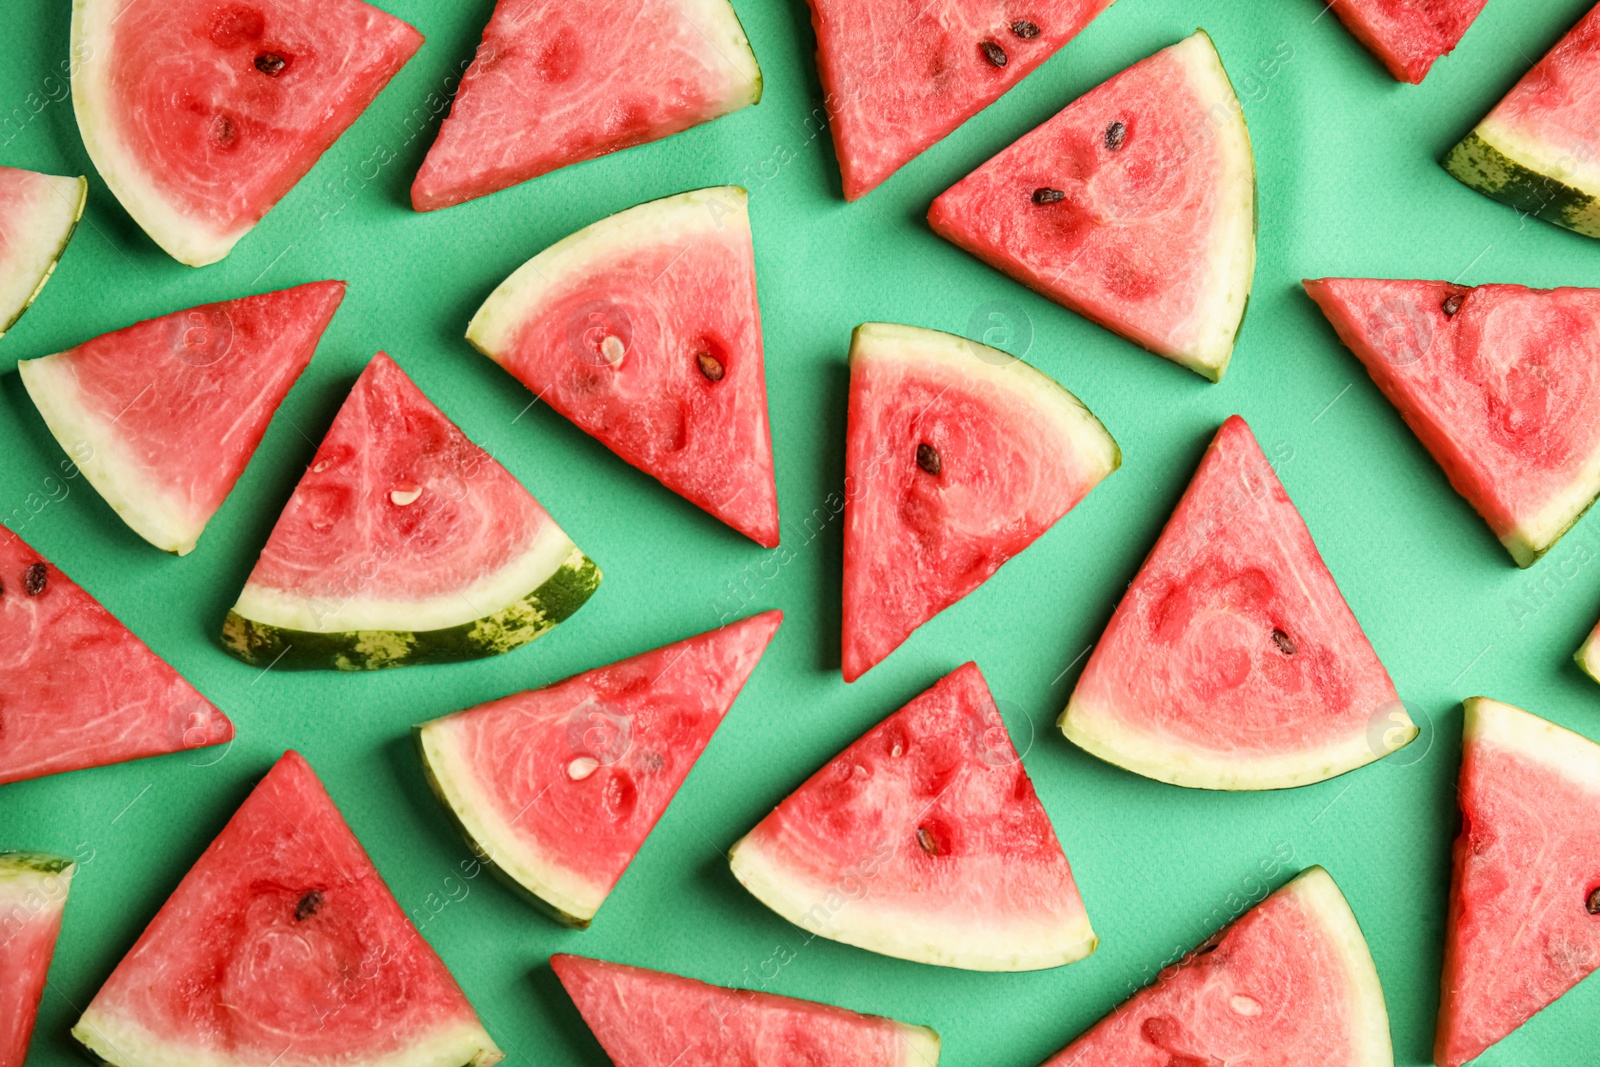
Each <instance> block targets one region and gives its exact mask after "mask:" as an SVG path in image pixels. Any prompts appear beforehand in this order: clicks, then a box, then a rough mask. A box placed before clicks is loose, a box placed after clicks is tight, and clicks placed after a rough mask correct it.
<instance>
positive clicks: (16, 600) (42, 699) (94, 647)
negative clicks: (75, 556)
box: [0, 526, 233, 785]
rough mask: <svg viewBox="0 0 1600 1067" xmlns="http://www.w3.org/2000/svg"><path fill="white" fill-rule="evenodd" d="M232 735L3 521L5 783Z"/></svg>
mask: <svg viewBox="0 0 1600 1067" xmlns="http://www.w3.org/2000/svg"><path fill="white" fill-rule="evenodd" d="M232 740H233V723H231V722H229V721H228V717H227V716H226V715H224V714H222V712H220V711H218V710H217V709H216V708H214V707H212V706H211V702H210V701H208V700H206V698H205V697H203V696H201V695H200V694H199V693H197V692H195V690H194V688H193V687H192V686H190V685H189V683H188V682H186V681H184V680H183V678H182V677H181V676H180V675H179V674H178V672H177V671H175V670H173V669H172V668H171V667H169V666H168V665H167V664H166V663H165V662H163V661H162V659H161V658H160V657H159V656H157V655H156V654H155V653H154V652H152V651H150V649H149V648H147V647H145V644H144V642H142V641H140V640H139V639H138V638H137V637H135V636H134V635H133V634H132V633H131V632H130V631H129V630H128V628H127V627H125V626H123V625H122V623H120V622H118V621H117V620H116V618H115V617H114V616H113V615H112V614H111V613H110V612H109V611H107V610H106V609H105V608H103V607H101V606H100V603H99V601H97V600H95V598H94V597H92V596H90V595H89V594H88V592H86V591H85V590H84V589H83V588H82V587H80V586H79V585H78V584H77V583H76V582H74V581H73V580H72V579H71V578H68V577H67V576H66V575H65V574H63V573H62V572H61V571H60V570H58V569H57V568H56V567H55V565H54V564H52V563H50V562H49V561H48V560H46V559H45V558H44V557H43V556H41V555H39V553H37V552H35V551H34V550H33V549H32V548H30V547H28V545H27V543H26V542H24V541H23V540H22V538H20V537H18V536H17V535H16V534H14V533H12V532H11V531H10V530H8V529H6V528H5V527H3V526H0V785H3V784H5V783H6V782H17V781H22V780H23V779H26V778H39V777H42V776H44V775H47V774H59V773H61V772H62V771H76V770H82V769H83V768H85V767H103V766H105V765H106V764H110V763H122V762H123V761H125V760H133V759H143V758H144V757H146V756H159V755H164V754H165V753H168V752H181V751H184V750H186V749H194V748H202V747H204V746H206V745H220V744H222V743H223V742H225V741H232Z"/></svg>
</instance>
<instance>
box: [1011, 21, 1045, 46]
mask: <svg viewBox="0 0 1600 1067" xmlns="http://www.w3.org/2000/svg"><path fill="white" fill-rule="evenodd" d="M1011 32H1012V33H1014V34H1016V35H1017V36H1018V37H1021V38H1022V39H1023V40H1024V41H1031V40H1033V39H1034V38H1035V37H1037V36H1039V27H1038V26H1036V25H1035V24H1033V23H1031V22H1029V21H1028V20H1027V19H1018V20H1017V21H1015V22H1013V23H1012V24H1011Z"/></svg>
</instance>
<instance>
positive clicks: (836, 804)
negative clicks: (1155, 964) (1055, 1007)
mask: <svg viewBox="0 0 1600 1067" xmlns="http://www.w3.org/2000/svg"><path fill="white" fill-rule="evenodd" d="M728 856H729V860H730V861H731V863H732V866H733V873H734V874H735V875H736V876H737V877H738V879H739V881H740V882H742V883H743V884H744V886H745V888H746V889H748V890H750V892H752V893H754V894H755V896H756V897H757V898H758V899H759V900H760V901H761V902H762V903H763V904H765V905H767V907H769V908H771V909H772V910H773V911H775V912H777V913H778V914H779V915H781V916H783V917H784V918H785V919H788V920H789V921H790V922H792V923H794V924H796V925H797V926H801V927H804V928H805V929H806V930H809V931H810V932H812V933H813V934H818V935H821V936H823V937H829V938H833V939H834V940H836V941H843V942H844V943H845V944H848V945H855V946H857V947H859V948H864V949H868V950H869V951H872V952H881V953H883V954H884V955H886V956H898V957H900V958H902V959H908V960H915V961H917V962H919V963H933V964H940V965H942V966H946V967H961V968H965V969H968V970H974V971H1031V970H1039V969H1041V968H1045V967H1059V966H1061V965H1062V964H1066V963H1072V962H1073V961H1074V960H1079V959H1082V958H1083V957H1085V956H1087V955H1089V954H1090V953H1091V952H1093V951H1094V950H1095V946H1096V945H1097V944H1098V942H1099V939H1098V938H1096V937H1095V935H1094V931H1093V930H1092V929H1090V926H1089V916H1088V914H1087V913H1086V912H1085V911H1084V908H1083V901H1082V899H1081V898H1080V897H1079V895H1078V887H1077V884H1076V883H1075V882H1073V880H1072V870H1071V868H1070V867H1068V865H1067V857H1066V854H1065V853H1064V852H1062V850H1061V844H1060V842H1059V841H1057V840H1056V833H1055V829H1054V828H1053V827H1052V826H1051V825H1050V817H1049V816H1048V815H1046V814H1045V810H1044V807H1043V806H1042V805H1041V804H1040V803H1039V798H1038V796H1036V795H1035V793H1034V791H1033V782H1032V781H1030V780H1029V778H1028V772H1027V771H1026V770H1025V769H1024V768H1023V766H1022V759H1021V757H1020V756H1018V755H1017V750H1016V749H1015V748H1014V747H1013V746H1012V744H1011V737H1010V735H1009V734H1008V733H1007V732H1006V725H1005V722H1004V720H1002V719H1001V718H1000V713H999V711H998V710H996V708H995V705H994V700H993V698H992V697H990V695H989V688H988V686H987V685H985V684H984V680H983V675H982V673H980V672H979V670H978V668H977V665H976V664H972V663H968V664H966V665H965V666H962V667H959V668H957V669H956V670H954V671H952V672H951V673H950V674H948V675H947V676H945V677H944V678H943V679H941V680H940V681H939V683H938V684H937V685H935V686H934V687H933V688H932V689H929V690H928V691H927V692H925V693H923V694H922V695H921V696H919V697H917V698H916V699H915V700H913V701H912V702H911V703H909V704H907V705H906V706H905V707H903V708H901V709H900V710H899V711H897V712H895V713H894V714H893V715H891V716H889V717H888V718H887V719H885V720H884V721H883V722H881V723H879V724H878V725H877V726H876V727H874V728H873V729H872V730H870V731H869V732H868V733H867V734H866V735H865V736H863V737H862V738H861V739H860V740H858V741H856V742H855V743H854V744H853V745H851V746H850V747H849V748H847V749H845V750H844V751H843V752H841V753H840V754H839V755H838V756H836V757H834V759H833V761H832V762H830V763H829V764H828V765H827V766H826V767H824V768H822V769H821V770H820V771H818V772H817V773H816V774H814V775H812V776H811V778H810V779H809V780H808V781H806V783H805V784H804V785H802V786H801V787H800V788H799V789H796V790H795V791H794V792H793V793H791V794H790V795H789V797H788V798H787V799H785V800H784V801H783V803H781V804H779V805H778V807H777V808H776V809H774V810H773V812H772V813H771V814H770V815H768V816H767V817H766V818H765V819H763V820H762V821H761V822H760V823H759V824H758V825H757V826H756V828H755V829H753V830H751V831H750V832H749V833H748V834H746V835H745V836H744V838H743V839H742V840H741V841H739V843H738V844H736V845H734V847H733V848H732V850H731V851H730V852H729V854H728Z"/></svg>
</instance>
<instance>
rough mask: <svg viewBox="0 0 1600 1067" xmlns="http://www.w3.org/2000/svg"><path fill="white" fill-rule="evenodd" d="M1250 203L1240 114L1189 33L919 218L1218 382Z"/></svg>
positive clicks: (1234, 317)
mask: <svg viewBox="0 0 1600 1067" xmlns="http://www.w3.org/2000/svg"><path fill="white" fill-rule="evenodd" d="M1255 210H1256V207H1255V157H1254V156H1253V155H1252V154H1251V150H1250V132H1249V131H1248V130H1247V129H1246V128H1245V122H1244V110H1243V109H1242V108H1241V107H1240V105H1239V100H1238V98H1237V97H1236V96H1235V95H1234V92H1233V86H1232V85H1231V84H1230V83H1229V81H1228V74H1227V72H1226V71H1224V70H1223V69H1222V60H1221V59H1220V58H1219V57H1218V56H1217V50H1216V48H1215V47H1213V46H1212V44H1211V38H1210V37H1208V36H1206V34H1205V33H1204V32H1203V31H1202V32H1200V33H1196V34H1195V35H1194V36H1192V37H1190V38H1188V39H1187V40H1184V41H1181V42H1179V43H1178V44H1175V45H1173V46H1172V47H1170V48H1166V49H1163V50H1162V51H1160V52H1157V53H1156V54H1155V55H1153V56H1151V57H1150V58H1148V59H1145V60H1141V61H1140V62H1138V63H1135V64H1134V65H1133V66H1131V67H1129V68H1128V69H1127V70H1125V71H1123V72H1122V73H1121V74H1118V75H1116V76H1115V77H1113V78H1112V79H1111V80H1109V81H1107V82H1104V83H1103V84H1101V85H1100V86H1099V87H1097V88H1095V89H1092V90H1090V91H1089V92H1088V93H1087V94H1086V95H1084V96H1082V97H1080V98H1078V99H1077V100H1075V101H1073V102H1072V103H1071V104H1068V105H1067V107H1066V108H1065V109H1064V110H1063V111H1061V112H1060V113H1059V114H1057V115H1056V116H1055V117H1054V118H1052V119H1050V120H1048V121H1047V122H1045V123H1044V124H1043V125H1041V126H1039V127H1037V128H1036V129H1034V130H1033V131H1032V132H1030V133H1027V134H1025V135H1024V136H1023V137H1022V138H1021V139H1020V140H1018V141H1017V142H1016V143H1015V144H1013V145H1011V146H1010V147H1009V148H1007V149H1005V150H1004V151H1002V152H1001V153H1000V154H999V155H997V156H995V157H994V158H993V159H991V160H989V162H987V163H985V164H984V165H983V166H981V167H979V168H978V169H977V170H975V171H973V172H972V173H971V174H969V175H968V176H967V177H965V178H963V179H962V180H961V181H960V182H959V183H958V184H956V185H955V186H953V187H952V188H950V189H948V190H946V191H945V192H944V193H943V194H942V195H941V196H940V197H939V198H938V199H937V200H935V201H934V202H933V206H932V207H931V208H929V209H928V223H929V225H931V226H932V227H933V229H934V232H935V233H937V234H939V236H941V237H943V238H945V239H946V240H948V241H951V242H953V243H954V244H956V245H958V246H960V247H961V248H963V249H965V250H966V251H968V252H970V253H972V254H973V255H974V256H977V257H978V258H979V259H981V260H983V261H984V262H985V263H987V264H989V265H990V266H991V267H994V268H995V269H996V270H999V271H1002V272H1004V273H1005V274H1008V275H1010V276H1011V277H1013V278H1015V279H1016V280H1017V281H1019V282H1021V283H1022V284H1023V285H1026V286H1028V287H1029V288H1030V289H1035V290H1037V291H1038V292H1040V293H1042V294H1043V295H1044V296H1047V297H1049V298H1050V299H1051V300H1054V301H1056V302H1057V303H1059V304H1061V305H1063V306H1065V307H1067V308H1070V309H1071V310H1073V311H1076V312H1077V313H1078V314H1080V315H1083V316H1084V317H1085V318H1088V319H1090V320H1092V321H1094V322H1097V323H1099V324H1100V325H1101V326H1104V327H1105V328H1106V329H1108V330H1111V331H1112V332H1114V333H1117V334H1120V335H1122V336H1123V337H1126V338H1127V339H1128V340H1130V341H1132V342H1134V343H1135V344H1137V345H1142V346H1143V347H1145V348H1147V349H1149V350H1150V351H1152V352H1154V353H1156V354H1157V355H1160V356H1165V357H1167V358H1168V359H1170V360H1174V361H1175V362H1178V363H1181V364H1182V365H1183V366H1185V367H1188V368H1189V369H1190V370H1192V371H1194V372H1195V373H1196V374H1200V375H1203V376H1204V377H1206V378H1209V379H1211V380H1212V381H1217V380H1219V379H1220V378H1221V377H1222V374H1223V372H1224V371H1225V370H1227V368H1228V360H1229V359H1230V358H1231V357H1232V355H1233V344H1234V339H1235V338H1236V337H1237V336H1238V333H1239V326H1240V324H1241V323H1242V322H1243V321H1244V310H1245V305H1246V304H1247V303H1248V302H1249V299H1250V283H1251V279H1252V277H1253V276H1254V274H1255V259H1256V235H1255Z"/></svg>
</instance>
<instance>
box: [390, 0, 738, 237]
mask: <svg viewBox="0 0 1600 1067" xmlns="http://www.w3.org/2000/svg"><path fill="white" fill-rule="evenodd" d="M760 99H761V68H760V67H758V66H757V65H756V57H755V55H754V54H753V53H752V52H751V51H750V42H749V40H747V39H746V38H745V35H744V28H743V27H741V26H740V25H739V16H738V15H736V14H734V11H733V7H732V5H730V4H729V3H728V0H567V2H565V3H561V4H550V3H546V2H545V0H499V2H498V3H497V4H496V5H495V9H494V14H493V15H492V16H491V17H490V19H489V24H488V26H486V27H484V31H483V42H482V43H481V44H480V45H478V52H477V55H476V56H475V57H474V58H473V61H472V66H470V67H468V68H467V72H466V74H464V75H463V76H462V78H461V87H460V88H459V89H458V90H456V94H455V102H454V103H453V104H452V105H451V107H450V115H449V117H448V118H446V119H445V120H444V124H443V125H442V126H441V127H440V128H439V137H438V139H437V140H436V141H434V143H433V147H432V148H431V149H429V150H428V156H427V158H426V159H424V160H423V161H422V169H421V170H419V171H418V172H417V178H416V181H415V182H414V183H413V184H412V186H411V204H412V206H413V207H415V208H416V209H417V210H418V211H434V210H437V209H438V208H443V207H450V206H451V205H453V204H459V203H462V202H463V201H466V200H471V199H473V198H475V197H479V196H487V195H488V194H489V193H493V192H498V191H499V190H501V189H505V188H507V187H509V186H512V185H516V184H517V183H519V182H525V181H527V180H528V179H530V178H537V177H538V176H539V175H541V174H545V173H548V172H549V171H552V170H556V169H557V168H560V167H566V166H570V165H571V164H573V163H581V162H583V161H584V160H586V159H593V158H595V157H596V156H603V155H605V154H606V153H608V152H615V151H617V150H618V149H622V148H630V147H632V146H634V145H638V144H644V143H646V142H648V141H656V140H660V139H661V138H663V137H668V136H670V135H672V134H675V133H679V132H681V131H683V130H687V129H688V128H689V127H691V126H698V125H699V124H700V123H702V122H709V121H711V120H712V119H715V118H720V117H721V116H723V115H726V114H728V113H729V112H732V111H738V110H739V109H740V108H742V107H747V106H749V105H750V104H754V103H756V102H757V101H758V100H760Z"/></svg>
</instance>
